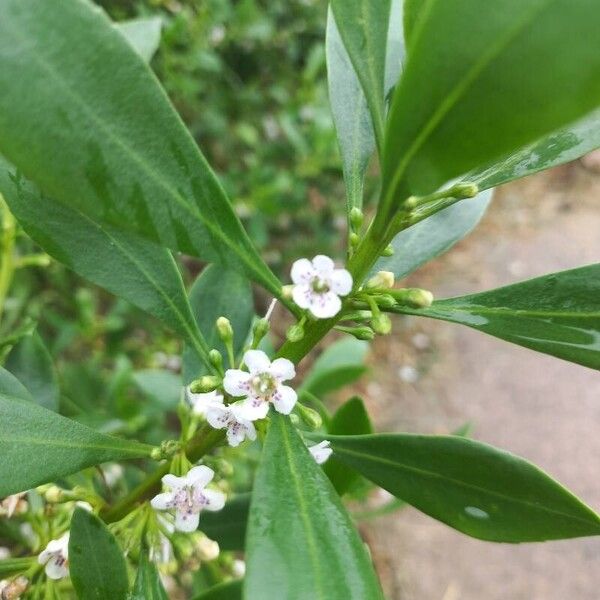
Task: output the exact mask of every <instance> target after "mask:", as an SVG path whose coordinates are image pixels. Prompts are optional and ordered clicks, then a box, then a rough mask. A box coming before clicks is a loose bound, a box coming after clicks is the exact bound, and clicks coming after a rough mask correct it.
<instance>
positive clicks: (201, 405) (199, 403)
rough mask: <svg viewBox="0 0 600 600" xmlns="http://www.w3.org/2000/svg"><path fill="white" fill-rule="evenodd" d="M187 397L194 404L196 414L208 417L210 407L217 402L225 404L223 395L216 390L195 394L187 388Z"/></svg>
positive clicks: (193, 409)
mask: <svg viewBox="0 0 600 600" xmlns="http://www.w3.org/2000/svg"><path fill="white" fill-rule="evenodd" d="M186 391H187V397H188V401H189V403H190V404H191V406H192V412H193V413H194V414H195V415H200V416H203V417H206V414H207V412H208V409H209V408H210V406H211V405H212V404H214V403H215V402H216V403H217V404H223V396H222V395H221V394H219V393H218V392H217V391H216V390H215V391H213V392H206V393H204V394H202V393H200V394H195V393H194V392H192V391H191V390H190V388H189V387H188V388H187V390H186Z"/></svg>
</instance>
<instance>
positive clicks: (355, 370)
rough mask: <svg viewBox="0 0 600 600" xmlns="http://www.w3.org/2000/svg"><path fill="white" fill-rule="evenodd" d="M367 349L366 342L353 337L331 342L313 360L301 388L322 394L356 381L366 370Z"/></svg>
mask: <svg viewBox="0 0 600 600" xmlns="http://www.w3.org/2000/svg"><path fill="white" fill-rule="evenodd" d="M368 350H369V344H368V343H367V342H363V341H360V340H356V339H353V338H346V339H343V340H340V341H338V342H335V343H333V344H331V346H329V347H328V348H326V349H325V351H324V352H323V354H321V356H319V358H317V360H316V361H315V364H314V365H313V367H312V369H311V370H310V372H309V373H308V375H307V376H306V377H305V379H304V383H303V384H302V389H303V390H307V391H309V392H311V393H312V394H315V395H316V396H322V395H324V394H327V393H329V392H332V391H335V390H338V389H339V388H341V387H343V386H345V385H347V384H349V383H352V382H353V381H356V380H357V379H359V378H360V377H361V375H362V374H363V373H364V372H365V371H366V370H367V367H366V366H365V364H364V361H365V356H366V354H367V351H368Z"/></svg>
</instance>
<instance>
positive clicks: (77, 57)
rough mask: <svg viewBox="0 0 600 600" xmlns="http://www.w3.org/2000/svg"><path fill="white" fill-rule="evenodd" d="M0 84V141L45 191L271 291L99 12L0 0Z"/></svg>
mask: <svg viewBox="0 0 600 600" xmlns="http://www.w3.org/2000/svg"><path fill="white" fill-rule="evenodd" d="M67 47H68V49H69V51H68V52H65V48H67ZM0 88H2V89H3V90H4V91H5V93H4V94H2V96H1V98H0V152H2V153H3V154H4V155H5V156H6V157H7V158H8V159H9V160H10V161H11V162H12V163H13V164H15V165H16V166H17V167H18V168H19V169H20V170H21V171H23V173H24V175H25V176H26V177H28V178H29V179H31V180H32V181H33V182H35V183H36V184H37V185H39V187H40V188H41V189H42V191H44V192H45V193H46V194H48V195H50V196H51V197H53V198H56V199H57V200H59V201H61V202H64V203H65V204H69V205H70V206H72V207H75V208H77V209H79V210H80V211H81V212H83V213H84V214H86V215H88V216H90V217H92V219H93V220H99V221H101V222H107V223H109V224H112V225H114V226H115V227H118V228H128V229H130V230H132V231H135V232H137V233H139V234H142V235H143V236H146V237H148V238H150V239H152V240H153V241H155V242H159V243H160V244H162V245H165V246H167V247H169V248H171V249H174V250H180V251H182V252H187V253H189V254H193V255H196V256H199V257H200V258H203V259H205V260H207V261H214V262H219V263H221V264H223V265H224V266H228V267H230V268H233V269H238V270H241V271H243V272H245V273H246V274H247V275H248V276H249V277H251V278H253V279H255V280H256V281H257V282H259V283H261V284H262V285H264V286H265V287H266V288H267V289H268V290H269V291H271V292H272V293H273V294H276V295H279V294H280V290H281V285H280V283H279V282H278V280H277V278H276V277H275V276H274V275H273V274H272V273H271V271H270V270H269V268H268V267H267V266H266V265H265V263H264V261H263V260H262V259H261V257H260V255H259V254H258V252H257V251H256V249H255V248H254V246H253V245H252V243H251V241H250V239H249V238H248V236H247V235H246V232H245V231H244V229H243V227H242V226H241V224H240V221H239V219H238V218H237V217H236V215H235V213H234V211H233V208H232V206H231V204H230V203H229V201H228V199H227V197H226V195H225V193H224V191H223V189H222V187H221V185H220V184H219V182H218V181H217V179H216V178H215V176H214V174H213V172H212V171H211V170H210V168H209V166H208V165H207V163H206V161H205V159H204V157H203V156H202V155H201V154H200V152H199V151H198V148H197V147H196V145H195V144H194V141H193V140H192V138H191V136H190V135H189V133H188V132H187V130H186V129H185V127H184V126H183V124H182V122H181V120H180V119H179V117H178V116H177V114H176V113H175V111H174V110H173V108H172V106H171V105H170V104H169V102H168V100H167V97H166V95H165V93H164V91H163V90H162V89H161V87H160V86H159V84H158V82H157V80H156V78H155V77H154V75H153V74H152V72H151V71H150V69H149V68H148V66H147V65H146V64H144V62H143V60H142V59H141V57H140V56H138V54H137V53H136V52H135V51H134V50H133V49H132V48H131V47H130V45H129V44H128V43H127V42H126V41H125V39H124V37H123V36H122V35H121V34H120V33H119V32H118V31H117V30H116V28H115V27H114V26H113V25H112V24H111V22H110V21H109V20H108V18H107V17H106V15H105V14H104V13H103V12H102V11H100V10H98V9H97V8H94V7H93V6H92V5H91V4H90V3H88V2H81V1H73V0H56V1H55V2H52V3H46V2H42V3H40V2H39V0H2V1H1V2H0Z"/></svg>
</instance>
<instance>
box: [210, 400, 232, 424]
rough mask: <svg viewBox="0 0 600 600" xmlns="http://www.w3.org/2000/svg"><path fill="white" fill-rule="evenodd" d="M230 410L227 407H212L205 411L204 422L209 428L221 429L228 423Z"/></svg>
mask: <svg viewBox="0 0 600 600" xmlns="http://www.w3.org/2000/svg"><path fill="white" fill-rule="evenodd" d="M229 416H230V409H229V407H228V406H219V405H213V406H211V407H209V409H208V410H207V411H206V420H207V421H208V424H209V425H210V426H211V427H214V428H215V429H223V427H227V425H228V423H229Z"/></svg>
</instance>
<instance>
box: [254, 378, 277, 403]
mask: <svg viewBox="0 0 600 600" xmlns="http://www.w3.org/2000/svg"><path fill="white" fill-rule="evenodd" d="M250 387H251V388H252V391H253V392H254V393H255V394H256V395H257V396H260V397H261V398H268V397H269V396H272V395H273V393H274V392H275V391H276V390H277V381H276V380H275V378H274V377H273V376H272V375H270V374H269V373H259V374H258V375H255V376H254V377H253V378H252V381H251V382H250Z"/></svg>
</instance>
